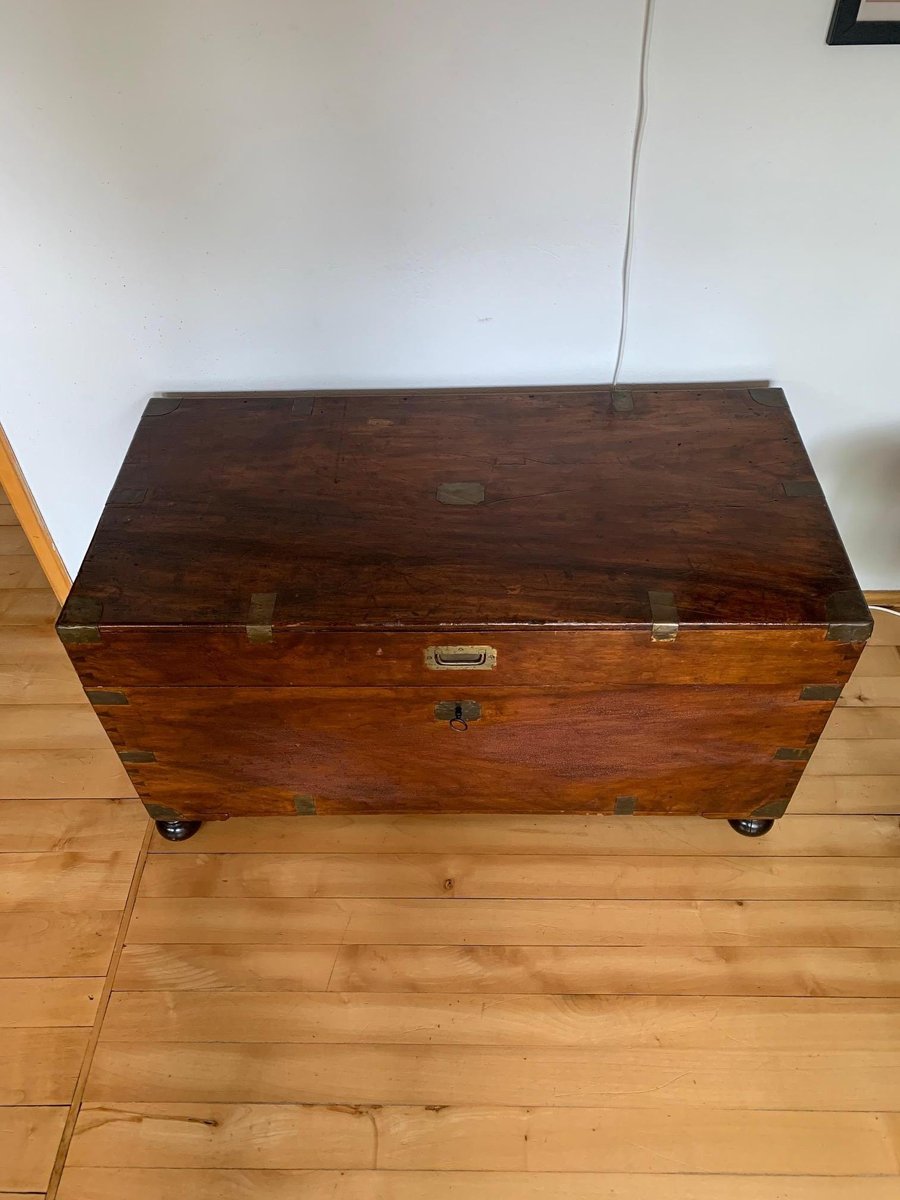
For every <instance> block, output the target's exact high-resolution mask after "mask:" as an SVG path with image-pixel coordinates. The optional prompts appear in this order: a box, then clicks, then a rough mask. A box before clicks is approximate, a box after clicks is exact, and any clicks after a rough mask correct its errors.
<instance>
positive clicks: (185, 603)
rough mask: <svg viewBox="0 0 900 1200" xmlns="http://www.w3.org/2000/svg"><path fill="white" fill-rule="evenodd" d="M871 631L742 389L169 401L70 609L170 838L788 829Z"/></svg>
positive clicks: (810, 482) (65, 628)
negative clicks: (355, 828)
mask: <svg viewBox="0 0 900 1200" xmlns="http://www.w3.org/2000/svg"><path fill="white" fill-rule="evenodd" d="M870 626H871V621H870V617H869V613H868V609H867V608H866V606H865V603H864V601H863V598H862V595H861V593H860V592H859V589H858V587H857V586H856V582H855V579H854V577H853V573H852V570H851V568H850V565H849V563H848V561H847V558H846V555H845V553H844V550H843V547H842V546H841V543H840V539H839V538H838V536H837V532H836V530H835V528H834V525H833V522H832V520H831V517H830V515H829V513H828V508H827V506H826V504H825V501H824V498H823V497H822V494H821V492H820V491H819V489H818V485H817V484H816V482H815V477H814V475H813V474H812V468H811V466H810V463H809V460H808V458H807V456H806V453H805V450H804V448H803V444H802V442H801V440H800V438H799V436H798V434H797V430H796V427H795V426H794V423H793V420H792V418H791V415H790V411H789V409H788V407H787V404H786V401H785V399H784V396H783V393H781V392H780V391H779V390H778V389H771V388H770V389H765V388H762V389H760V388H749V387H740V386H734V387H719V388H715V387H713V388H705V389H704V388H693V389H692V388H688V387H684V388H680V389H679V388H674V389H653V388H641V389H628V390H627V391H622V390H617V391H615V392H612V391H610V390H609V389H603V388H590V387H576V388H536V389H515V388H506V389H466V390H455V391H453V390H439V391H425V392H401V391H385V392H355V393H349V392H348V393H343V392H342V393H327V394H320V393H283V394H263V393H247V394H210V395H182V396H165V397H157V398H156V399H154V400H151V401H150V404H149V405H148V407H147V411H146V413H145V415H144V417H143V419H142V420H141V422H140V425H139V428H138V431H137V433H136V435H135V438H134V441H133V442H132V445H131V448H130V450H129V452H128V455H127V457H126V461H125V464H124V466H123V468H122V471H121V473H120V475H119V478H118V480H117V482H116V485H115V487H114V488H113V491H112V493H111V495H110V499H109V501H108V503H107V506H106V509H105V510H104V513H103V516H102V518H101V521H100V524H99V526H98V529H97V533H96V535H95V537H94V540H93V542H92V543H91V547H90V550H89V552H88V554H87V557H86V559H85V562H84V565H83V567H82V570H81V572H80V573H79V576H78V579H77V580H76V584H75V587H74V589H73V592H72V596H71V597H70V600H69V602H68V603H67V604H66V606H65V609H64V611H63V613H62V615H61V617H60V620H59V630H60V633H61V635H62V637H63V639H64V641H65V642H66V645H67V648H68V651H69V654H70V657H71V660H72V662H73V664H74V665H75V667H76V669H77V671H78V674H79V677H80V679H81V682H82V684H83V685H84V687H85V688H86V689H88V691H89V695H90V698H91V699H92V702H93V703H94V705H95V707H96V709H97V712H98V714H99V715H100V718H101V720H102V721H103V724H104V727H105V729H106V731H107V733H108V734H109V736H110V738H111V740H112V742H113V744H114V745H115V747H116V749H117V750H118V751H119V752H120V754H121V756H122V759H123V762H124V763H125V765H126V767H127V769H128V772H129V774H130V777H131V779H132V781H133V782H134V784H135V786H136V788H137V790H138V791H139V793H140V795H141V796H142V798H143V799H144V801H145V803H146V804H147V807H148V811H149V812H150V813H151V815H152V816H153V817H154V818H155V819H156V820H158V821H162V822H173V821H177V820H182V821H183V820H209V819H216V818H223V817H228V816H236V815H255V814H262V815H265V814H270V815H274V814H287V813H292V812H296V813H300V814H308V813H313V812H315V813H320V814H321V813H329V812H331V813H337V812H381V811H384V812H402V811H410V812H412V811H437V812H459V813H463V812H490V811H497V812H521V813H526V812H567V811H568V812H597V813H624V812H628V813H644V814H646V813H664V812H668V813H694V814H702V815H706V816H718V817H728V818H741V817H753V816H755V817H760V818H771V817H773V816H774V817H777V816H780V815H781V814H782V813H783V811H784V808H785V806H786V804H787V802H788V800H789V799H790V797H791V795H792V793H793V791H794V789H795V787H796V785H797V783H798V781H799V779H800V777H801V775H802V773H803V766H804V763H805V761H806V759H807V758H809V756H810V754H811V751H812V748H813V747H814V746H815V744H816V742H817V740H818V739H819V737H820V735H821V734H822V731H823V729H824V726H825V722H826V719H827V717H828V715H829V713H830V711H831V709H832V707H833V706H834V702H835V699H836V697H837V694H838V692H839V690H840V689H841V688H842V687H843V686H844V685H845V684H846V683H847V680H848V679H849V677H850V674H851V672H852V670H853V667H854V665H855V663H856V661H857V659H858V657H859V654H860V650H861V648H862V646H861V644H862V641H863V640H864V639H865V637H866V636H867V634H868V631H869V628H870ZM673 635H675V636H673ZM448 644H449V645H467V644H468V645H476V646H485V647H487V648H488V649H487V650H486V651H485V660H486V669H484V670H465V669H461V668H452V667H451V668H450V669H444V670H441V671H437V670H436V669H435V663H434V647H440V646H446V645H448ZM880 649H883V650H884V651H885V652H886V653H885V654H884V655H882V657H883V658H884V660H885V661H884V662H883V663H882V662H878V663H873V669H874V670H875V671H876V672H877V676H878V678H882V677H883V676H884V675H885V674H888V673H890V668H891V664H890V663H889V662H888V655H890V654H892V653H893V649H892V648H891V647H883V648H880ZM897 661H898V663H900V660H897ZM898 669H900V668H898ZM457 705H460V706H462V707H461V708H460V712H461V713H462V711H463V708H465V707H466V706H469V707H470V708H471V709H472V711H473V713H474V716H473V717H472V719H471V720H470V721H469V722H468V729H467V730H465V731H463V730H462V729H461V728H460V729H455V728H454V727H452V726H451V725H450V724H449V723H448V719H447V717H446V713H444V712H443V710H444V709H447V711H448V712H449V714H450V716H451V717H452V715H453V713H454V712H455V711H456V706H457ZM448 706H449V707H448ZM456 724H457V725H460V724H461V722H459V721H457V722H456ZM461 732H464V737H463V738H460V737H459V736H458V734H459V733H461ZM831 753H832V754H833V755H836V756H837V760H838V761H840V758H841V753H843V754H844V756H845V757H849V758H850V759H851V760H852V756H853V751H852V750H849V751H843V752H841V751H840V750H839V749H837V748H835V749H834V750H833V751H831ZM829 770H830V768H829ZM115 786H116V785H114V784H112V783H110V785H109V788H110V790H112V789H114V787H115Z"/></svg>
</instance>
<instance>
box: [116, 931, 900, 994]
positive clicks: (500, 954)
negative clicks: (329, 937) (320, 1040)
mask: <svg viewBox="0 0 900 1200" xmlns="http://www.w3.org/2000/svg"><path fill="white" fill-rule="evenodd" d="M116 986H117V987H119V988H123V989H133V990H135V989H147V990H158V989H161V990H167V989H188V990H196V989H201V988H203V989H224V990H226V991H235V990H242V989H250V990H266V989H268V990H280V989H286V990H293V991H306V990H332V991H339V992H350V991H352V992H400V991H402V992H452V993H458V992H472V993H478V994H482V995H484V994H494V993H497V992H521V993H540V992H550V993H558V992H564V993H567V994H572V995H583V994H603V995H619V994H631V995H686V996H703V995H710V996H846V997H857V996H860V997H866V996H870V997H884V998H896V997H900V950H890V949H857V948H854V947H850V948H832V947H822V948H817V947H813V948H803V947H801V948H794V947H789V948H784V947H759V946H752V947H746V946H712V947H705V948H704V947H669V948H665V947H658V946H654V947H653V949H652V951H650V952H648V950H647V949H646V947H643V946H611V947H597V946H296V945H292V946H278V945H261V944H256V945H248V946H229V945H218V946H216V945H213V946H210V945H168V946H153V945H150V946H142V945H134V944H132V945H127V946H126V947H125V949H124V952H123V954H122V959H121V962H120V964H119V971H118V974H117V976H116Z"/></svg>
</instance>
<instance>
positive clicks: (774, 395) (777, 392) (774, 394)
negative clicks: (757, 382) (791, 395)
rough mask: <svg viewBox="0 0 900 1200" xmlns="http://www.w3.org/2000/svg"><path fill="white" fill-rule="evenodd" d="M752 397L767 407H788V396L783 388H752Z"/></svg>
mask: <svg viewBox="0 0 900 1200" xmlns="http://www.w3.org/2000/svg"><path fill="white" fill-rule="evenodd" d="M749 391H750V399H751V400H755V401H756V403H757V404H762V405H763V407H765V408H787V398H786V396H785V394H784V391H783V390H782V389H781V388H750V389H749Z"/></svg>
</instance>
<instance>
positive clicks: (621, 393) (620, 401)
mask: <svg viewBox="0 0 900 1200" xmlns="http://www.w3.org/2000/svg"><path fill="white" fill-rule="evenodd" d="M612 406H613V412H617V413H630V412H634V399H633V398H632V395H631V392H630V391H628V389H627V388H619V387H617V388H613V390H612Z"/></svg>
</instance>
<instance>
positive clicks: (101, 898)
mask: <svg viewBox="0 0 900 1200" xmlns="http://www.w3.org/2000/svg"><path fill="white" fill-rule="evenodd" d="M133 871H134V852H133V850H110V851H108V852H106V853H104V852H101V851H97V850H95V851H93V852H90V851H84V850H62V851H59V852H56V853H53V852H43V853H33V854H14V853H6V854H3V855H2V856H0V905H2V906H3V907H6V908H11V907H14V908H15V909H16V910H17V911H19V912H22V911H25V910H29V911H44V910H46V909H55V908H58V907H59V906H60V905H69V904H71V905H75V906H78V907H79V908H83V909H85V910H86V911H90V910H91V909H93V908H101V909H113V908H119V907H121V905H123V904H124V903H125V897H126V896H127V895H128V885H129V883H130V882H131V876H132V874H133Z"/></svg>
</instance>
